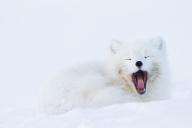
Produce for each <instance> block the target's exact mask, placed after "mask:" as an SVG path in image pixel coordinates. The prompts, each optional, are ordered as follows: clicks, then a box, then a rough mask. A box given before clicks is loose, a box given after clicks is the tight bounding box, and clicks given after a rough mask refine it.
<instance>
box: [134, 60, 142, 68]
mask: <svg viewBox="0 0 192 128" xmlns="http://www.w3.org/2000/svg"><path fill="white" fill-rule="evenodd" d="M135 65H136V66H137V67H138V68H140V67H141V66H142V65H143V63H142V62H141V61H137V62H136V63H135Z"/></svg>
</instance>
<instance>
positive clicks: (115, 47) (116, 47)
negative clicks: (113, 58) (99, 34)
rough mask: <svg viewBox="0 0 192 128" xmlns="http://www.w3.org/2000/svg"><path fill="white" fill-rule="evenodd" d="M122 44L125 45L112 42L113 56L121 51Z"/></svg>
mask: <svg viewBox="0 0 192 128" xmlns="http://www.w3.org/2000/svg"><path fill="white" fill-rule="evenodd" d="M122 44H123V43H122V42H121V41H118V40H112V41H111V46H110V50H111V52H112V53H113V54H116V53H117V52H118V51H119V50H120V48H121V46H122Z"/></svg>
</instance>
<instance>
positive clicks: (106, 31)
mask: <svg viewBox="0 0 192 128" xmlns="http://www.w3.org/2000/svg"><path fill="white" fill-rule="evenodd" d="M191 4H192V2H191V1H189V0H182V1H174V0H169V1H167V0H155V1H154V0H135V1H131V0H118V1H117V0H97V1H88V0H81V1H79V0H70V1H67V0H33V1H32V0H29V1H24V0H17V1H14V0H7V1H0V59H1V63H0V128H22V127H25V128H28V127H29V128H30V127H31V128H38V127H39V128H40V127H47V128H51V127H62V128H63V127H66V128H98V127H99V128H102V127H105V128H108V127H110V128H117V127H118V128H124V127H126V128H127V127H132V128H138V127H144V128H145V127H148V128H151V127H157V128H158V127H176V128H177V127H178V128H179V127H185V128H190V127H191V125H192V122H191V118H192V111H191V108H192V102H191V101H192V100H191V99H192V86H191V82H192V79H191V72H190V70H191V65H192V60H191V59H190V55H191V54H192V51H191V47H192V45H191V41H192V39H191V33H192V25H191V22H192V18H191V16H190V15H191V11H192V9H191ZM156 35H158V36H159V35H160V36H163V37H164V38H165V40H166V42H167V46H168V52H169V60H170V67H171V69H172V76H173V78H172V80H173V85H174V87H173V98H172V99H170V100H167V101H154V102H148V103H126V104H115V105H111V106H106V107H103V108H79V109H75V110H73V111H70V112H68V113H63V114H60V115H46V114H43V113H41V112H39V111H37V109H36V108H37V101H38V99H39V95H40V92H41V89H42V85H43V84H44V83H46V82H47V80H48V79H49V78H50V77H51V76H52V75H53V74H55V73H56V72H57V71H58V70H61V69H63V68H66V67H68V66H71V65H75V64H79V63H81V62H84V61H93V60H94V61H96V60H100V59H103V57H104V55H105V53H106V49H107V48H108V45H109V42H110V40H112V39H121V40H126V39H129V38H135V37H146V36H156Z"/></svg>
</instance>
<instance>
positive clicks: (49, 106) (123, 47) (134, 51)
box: [44, 38, 170, 112]
mask: <svg viewBox="0 0 192 128" xmlns="http://www.w3.org/2000/svg"><path fill="white" fill-rule="evenodd" d="M110 49H111V55H110V57H109V59H108V60H107V63H106V64H102V63H100V64H95V63H93V64H87V65H84V66H79V67H76V68H72V69H70V70H68V71H65V72H64V73H61V74H60V75H58V76H57V77H56V79H54V80H53V81H52V83H51V86H50V87H51V88H48V91H47V94H46V97H45V99H44V103H45V104H44V107H45V109H46V111H48V112H63V111H68V110H71V109H73V108H78V107H97V106H104V105H109V104H115V103H122V102H134V101H151V100H161V99H166V98H168V94H169V87H170V84H169V79H170V78H169V72H168V64H167V54H166V48H165V43H164V41H163V40H162V39H161V38H154V39H144V40H136V41H129V42H123V41H113V43H112V44H111V46H110ZM145 56H147V58H145ZM130 59H131V60H130ZM138 60H140V61H142V62H143V67H142V69H143V70H145V71H147V72H148V73H149V80H148V83H147V91H146V93H145V94H144V95H139V94H138V93H137V92H136V90H135V87H134V85H133V82H132V80H131V79H130V75H131V74H132V73H134V72H136V71H137V70H138V69H137V67H136V66H135V62H136V61H138Z"/></svg>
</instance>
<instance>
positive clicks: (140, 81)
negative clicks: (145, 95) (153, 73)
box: [137, 78, 145, 90]
mask: <svg viewBox="0 0 192 128" xmlns="http://www.w3.org/2000/svg"><path fill="white" fill-rule="evenodd" d="M137 88H138V89H142V90H143V89H144V88H145V86H144V80H143V79H142V78H138V79H137Z"/></svg>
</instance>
